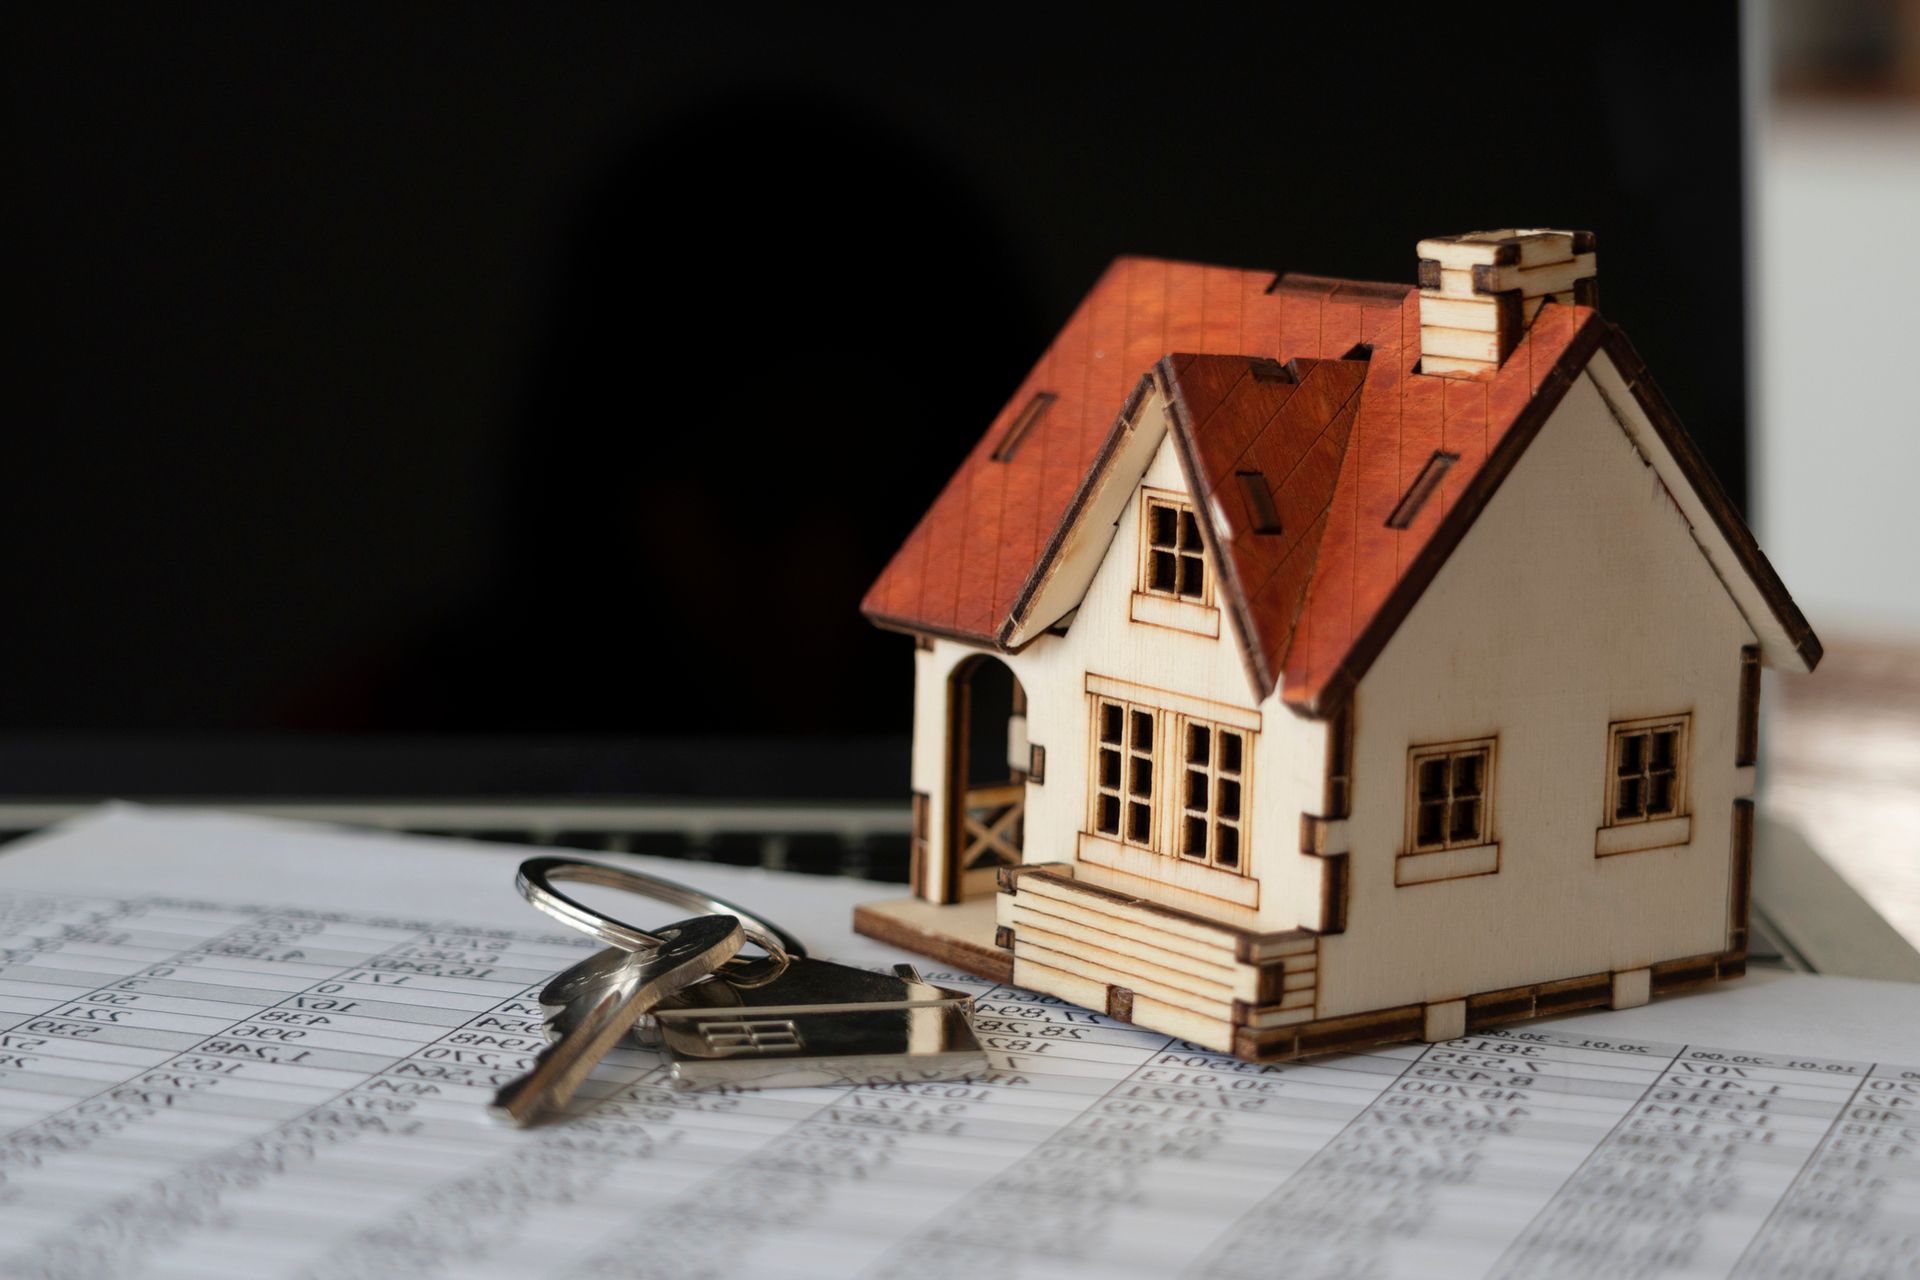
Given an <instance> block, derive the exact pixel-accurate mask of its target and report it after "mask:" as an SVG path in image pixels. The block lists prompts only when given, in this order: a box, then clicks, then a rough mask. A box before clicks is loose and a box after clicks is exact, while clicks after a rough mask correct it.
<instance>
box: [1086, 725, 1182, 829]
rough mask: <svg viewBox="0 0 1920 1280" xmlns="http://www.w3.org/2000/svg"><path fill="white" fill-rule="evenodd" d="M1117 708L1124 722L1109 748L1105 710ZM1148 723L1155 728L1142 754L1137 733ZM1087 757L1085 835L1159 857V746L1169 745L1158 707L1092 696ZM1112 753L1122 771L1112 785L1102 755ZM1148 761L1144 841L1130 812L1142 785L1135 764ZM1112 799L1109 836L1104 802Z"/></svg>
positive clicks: (1160, 812) (1161, 810)
mask: <svg viewBox="0 0 1920 1280" xmlns="http://www.w3.org/2000/svg"><path fill="white" fill-rule="evenodd" d="M1108 708H1114V709H1115V710H1117V712H1118V714H1119V717H1120V737H1119V740H1118V741H1117V742H1110V741H1109V740H1108V738H1107V735H1106V725H1107V715H1106V713H1107V709H1108ZM1142 718H1144V720H1145V722H1146V723H1147V724H1148V725H1150V726H1151V729H1150V735H1151V742H1150V744H1149V746H1148V748H1147V749H1146V751H1144V752H1142V751H1141V750H1139V749H1138V747H1137V746H1136V745H1135V744H1136V742H1137V737H1138V734H1137V730H1138V728H1139V725H1140V723H1141V719H1142ZM1088 722H1089V723H1088V735H1087V736H1088V757H1087V830H1088V831H1089V832H1091V833H1092V834H1094V835H1097V836H1099V837H1101V838H1102V839H1105V840H1112V841H1114V842H1115V843H1116V844H1121V845H1125V846H1127V847H1129V848H1134V849H1146V850H1148V851H1150V852H1154V853H1158V852H1159V851H1160V850H1159V845H1160V838H1159V831H1160V825H1161V821H1160V820H1161V818H1162V816H1163V814H1164V809H1163V807H1162V806H1161V803H1160V801H1161V792H1162V787H1161V785H1160V772H1161V769H1160V744H1161V742H1163V741H1164V740H1165V738H1164V735H1163V733H1162V732H1161V728H1162V726H1161V724H1160V711H1159V708H1157V707H1151V706H1147V705H1146V704H1144V703H1138V702H1134V701H1132V700H1131V699H1128V698H1118V697H1114V696H1112V695H1111V694H1103V693H1102V694H1094V695H1093V696H1092V699H1091V714H1090V715H1089V716H1088ZM1105 752H1113V753H1114V754H1116V755H1117V756H1118V757H1119V771H1118V774H1117V775H1116V777H1115V778H1114V781H1113V782H1112V783H1111V784H1109V783H1107V782H1106V780H1105V776H1104V774H1103V772H1102V765H1103V764H1104V761H1103V759H1102V755H1103V753H1105ZM1140 758H1144V759H1145V760H1146V762H1147V775H1146V778H1147V790H1146V793H1145V804H1146V809H1147V834H1146V838H1145V839H1144V840H1142V839H1137V838H1135V837H1134V835H1133V823H1132V821H1131V819H1132V816H1133V814H1132V806H1134V805H1137V804H1139V803H1140V801H1139V800H1137V799H1136V798H1135V797H1136V795H1138V794H1139V793H1138V792H1137V791H1136V790H1135V784H1136V783H1137V781H1138V779H1139V776H1140V775H1139V772H1138V768H1139V766H1138V765H1137V764H1136V763H1135V762H1136V760H1138V759H1140ZM1109 797H1111V798H1112V799H1113V802H1114V806H1115V808H1114V827H1113V830H1111V831H1109V830H1107V829H1106V827H1104V826H1102V825H1101V801H1102V800H1104V799H1107V798H1109Z"/></svg>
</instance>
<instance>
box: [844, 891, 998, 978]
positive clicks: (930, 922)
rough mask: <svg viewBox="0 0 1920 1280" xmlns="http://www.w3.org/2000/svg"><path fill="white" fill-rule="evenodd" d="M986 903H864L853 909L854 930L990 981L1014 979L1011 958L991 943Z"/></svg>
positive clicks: (899, 900) (991, 926)
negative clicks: (949, 904)
mask: <svg viewBox="0 0 1920 1280" xmlns="http://www.w3.org/2000/svg"><path fill="white" fill-rule="evenodd" d="M994 929H995V925H994V921H993V912H992V907H991V903H990V902H989V901H987V900H984V899H983V900H981V901H979V902H976V903H962V904H956V905H953V906H935V905H933V904H932V903H929V902H925V901H922V900H921V899H919V898H896V899H894V900H892V901H890V902H868V903H863V904H861V905H860V906H858V907H855V908H854V909H853V931H854V932H855V933H858V934H862V935H864V936H866V937H869V938H872V939H874V940H875V941H876V942H884V943H886V944H887V945H888V946H892V947H899V948H900V949H901V950H902V951H911V952H913V953H914V954H915V955H922V956H929V957H931V958H933V959H935V960H938V961H939V962H940V963H941V964H946V965H952V966H953V967H954V968H956V969H959V970H961V971H962V972H964V973H971V974H973V975H975V976H976V977H981V978H985V979H987V980H988V981H989V982H1009V981H1011V980H1012V978H1013V955H1012V953H1010V952H1008V951H1006V950H1003V949H1001V948H999V947H997V946H995V945H994V941H993V939H994Z"/></svg>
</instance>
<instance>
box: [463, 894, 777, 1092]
mask: <svg viewBox="0 0 1920 1280" xmlns="http://www.w3.org/2000/svg"><path fill="white" fill-rule="evenodd" d="M659 936H660V938H661V946H660V948H659V949H658V950H657V951H654V952H652V953H651V954H642V953H637V952H636V953H635V956H634V960H633V963H632V965H631V966H628V967H624V968H622V969H621V970H620V971H619V972H618V974H617V976H616V977H614V978H613V979H612V980H611V981H610V984H609V985H610V988H611V989H610V990H608V991H607V993H606V994H605V995H604V996H602V997H600V999H599V1000H597V1001H596V1002H595V1003H594V1006H593V1008H592V1010H591V1011H590V1012H589V1013H588V1014H587V1016H586V1017H585V1018H583V1019H581V1021H580V1023H579V1025H577V1026H575V1027H574V1028H573V1029H572V1030H570V1031H568V1032H567V1033H566V1034H565V1035H563V1036H561V1037H560V1039H558V1040H556V1041H554V1042H553V1043H552V1044H550V1045H548V1046H547V1047H546V1048H545V1049H543V1050H541V1051H540V1054H539V1056H537V1057H536V1058H535V1059H534V1061H533V1067H532V1069H530V1070H529V1071H527V1072H526V1074H524V1075H522V1076H520V1077H518V1078H517V1079H514V1080H511V1081H509V1082H508V1083H507V1084H506V1085H504V1086H503V1087H502V1088H501V1089H500V1091H499V1092H498V1093H496V1094H494V1097H493V1102H492V1105H491V1106H490V1107H489V1110H490V1111H491V1112H492V1113H493V1114H494V1115H496V1116H498V1117H500V1118H503V1119H508V1120H511V1121H512V1122H513V1123H515V1124H518V1125H528V1124H531V1123H533V1122H534V1121H535V1120H537V1119H539V1118H540V1117H541V1116H542V1115H544V1114H545V1113H547V1112H549V1111H560V1110H564V1109H565V1108H566V1105H567V1104H568V1103H569V1102H571V1101H572V1100H573V1095H574V1092H575V1091H576V1090H577V1089H578V1088H579V1087H580V1082H581V1081H583V1080H585V1079H586V1078H587V1076H588V1075H590V1074H591V1073H592V1071H593V1069H594V1067H596V1066H598V1065H599V1064H600V1061H601V1059H603V1058H605V1057H606V1056H607V1054H608V1053H609V1052H610V1051H611V1050H612V1049H613V1047H614V1046H615V1045H616V1044H618V1043H619V1042H620V1038H621V1037H622V1036H624V1035H626V1034H627V1032H628V1031H630V1030H632V1029H633V1025H634V1023H636V1022H638V1021H639V1020H640V1018H641V1016H642V1015H644V1014H645V1013H646V1012H647V1011H648V1010H650V1009H652V1008H653V1007H654V1006H655V1005H657V1004H659V1003H660V1001H661V1000H663V999H664V998H666V997H667V996H669V995H672V994H673V993H674V992H676V991H678V990H680V988H682V987H685V986H688V985H690V984H691V983H695V982H698V981H699V980H700V979H702V978H704V977H706V976H707V975H708V974H710V973H712V972H713V971H714V970H715V969H718V968H719V967H720V966H721V965H723V964H725V963H726V962H727V961H728V960H730V959H732V958H733V956H734V954H735V953H736V952H738V951H739V950H740V947H741V945H742V944H743V943H744V942H745V941H746V936H745V935H744V934H743V933H742V932H741V929H740V922H739V921H738V920H736V919H735V918H734V917H732V916H697V917H695V918H694V919H692V920H683V921H681V922H680V923H679V924H676V925H672V926H670V927H668V928H666V929H662V930H660V931H659Z"/></svg>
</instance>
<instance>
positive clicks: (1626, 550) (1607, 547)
mask: <svg viewBox="0 0 1920 1280" xmlns="http://www.w3.org/2000/svg"><path fill="white" fill-rule="evenodd" d="M1598 359H1600V360H1604V359H1605V357H1604V356H1602V357H1599V358H1598ZM1753 640H1754V636H1753V633H1752V631H1751V629H1750V628H1749V627H1748V625H1747V623H1746V622H1745V620H1744V619H1743V618H1742V616H1741V614H1740V612H1739V611H1738V610H1737V609H1736V607H1735V606H1734V604H1733V602H1732V600H1731V599H1730V598H1729V596H1728V594H1727V591H1726V589H1725V588H1724V587H1723V586H1722V584H1721V582H1720V580H1719V579H1718V577H1717V576H1716V575H1715V573H1714V572H1713V569H1712V567H1711V566H1710V565H1709V564H1708V563H1707V561H1706V560H1705V559H1704V558H1703V556H1702V555H1701V554H1700V553H1699V551H1698V549H1697V548H1696V546H1695V544H1694V542H1693V538H1692V535H1691V533H1690V530H1689V527H1688V525H1687V523H1686V521H1685V519H1684V518H1683V517H1682V516H1681V514H1680V512H1679V510H1678V508H1677V507H1676V506H1675V504H1674V501H1673V499H1672V497H1671V496H1670V495H1669V493H1668V491H1667V490H1666V489H1665V487H1664V486H1663V485H1662V484H1661V482H1660V480H1659V478H1658V476H1657V475H1656V473H1655V472H1654V470H1653V469H1652V468H1651V467H1649V466H1648V465H1647V464H1646V462H1645V460H1644V458H1643V457H1642V456H1641V454H1640V453H1639V452H1638V451H1637V449H1636V447H1635V444H1634V442H1633V440H1632V439H1631V438H1630V436H1629V435H1628V434H1627V431H1626V429H1625V428H1624V427H1623V425H1622V424H1621V423H1620V422H1619V421H1617V420H1616V419H1615V418H1614V416H1613V415H1612V413H1611V412H1610V411H1609V410H1608V408H1607V406H1606V404H1605V402H1604V401H1603V400H1602V398H1601V396H1600V395H1599V393H1598V392H1597V391H1596V389H1595V386H1594V384H1593V381H1592V378H1591V375H1587V376H1583V377H1582V378H1580V379H1579V381H1578V382H1577V383H1576V384H1575V385H1574V386H1573V388H1572V389H1571V390H1570V391H1569V392H1568V393H1567V395H1566V398H1565V399H1564V400H1563V402H1562V403H1561V405H1560V407H1559V408H1558V409H1557V410H1556V411H1555V413H1554V414H1553V416H1552V418H1551V419H1550V420H1549V421H1548V422H1547V424H1546V425H1545V426H1544V427H1543V428H1542V429H1541V432H1540V434H1539V436H1538V438H1537V439H1536V440H1535V441H1534V443H1533V444H1532V446H1531V447H1530V448H1529V449H1528V450H1527V452H1526V453H1525V454H1524V455H1523V456H1522V457H1521V459H1520V460H1519V462H1518V463H1517V465H1516V466H1515V468H1514V470H1513V471H1512V473H1511V474H1510V475H1509V476H1508V477H1507V479H1506V480H1505V481H1504V483H1503V484H1502V485H1501V487H1500V489H1499V490H1498V491H1497V493H1496V494H1495V495H1494V497H1493V499H1492V500H1491V502H1490V503H1489V505H1488V506H1487V508H1486V509H1485V511H1483V512H1482V514H1481V515H1480V517H1479V519H1478V520H1477V521H1476V523H1475V524H1474V525H1473V527H1472V528H1471V529H1470V530H1469V531H1468V533H1467V535H1466V537H1465V538H1464V540H1463V541H1462V542H1461V544H1460V546H1459V547H1458V548H1457V549H1456V550H1455V551H1454V553H1453V555H1452V556H1451V557H1450V559H1449V560H1448V561H1447V563H1446V564H1445V565H1444V566H1443V567H1442V569H1441V570H1440V572H1439V574H1438V576H1437V577H1436V578H1435V580H1434V582H1433V584H1432V585H1431V586H1430V587H1429V588H1428V589H1427V590H1426V592H1425V593H1424V594H1423V595H1422V596H1421V598H1420V600H1419V602H1418V603H1417V604H1415V605H1414V607H1413V609H1412V611H1411V613H1410V614H1409V616H1408V617H1407V619H1406V620H1405V622H1404V623H1403V624H1402V625H1401V626H1400V628H1399V630H1398V631H1397V632H1396V634H1395V635H1394V637H1393V639H1392V640H1391V641H1390V642H1389V643H1388V644H1387V646H1386V648H1385V649H1384V651H1383V652H1382V653H1381V655H1380V656H1379V658H1378V659H1377V660H1376V661H1375V663H1374V665H1373V666H1372V668H1371V669H1370V670H1369V671H1368V673H1367V675H1366V676H1365V677H1364V679H1362V681H1361V682H1360V685H1359V687H1358V689H1357V691H1356V695H1355V705H1354V713H1355V744H1354V774H1353V793H1352V797H1353V810H1352V819H1351V822H1350V825H1349V847H1350V849H1351V859H1350V861H1351V876H1352V878H1351V885H1350V895H1351V896H1350V897H1349V900H1348V925H1347V930H1346V932H1344V933H1343V934H1340V935H1337V936H1331V937H1328V938H1325V939H1323V940H1322V948H1323V950H1322V967H1321V973H1320V978H1319V982H1320V991H1319V1005H1318V1008H1317V1010H1316V1012H1317V1014H1318V1016H1320V1017H1328V1016H1338V1015H1340V1014H1344V1013H1351V1012H1359V1011H1363V1010H1371V1009H1382V1008H1390V1007H1394V1006H1400V1005H1405V1004H1409V1003H1412V1002H1415V1001H1441V1000H1449V999H1453V998H1457V997H1460V996H1464V995H1468V994H1472V993H1475V992H1481V991H1489V990H1497V989H1502V988H1506V987H1512V986H1518V985H1521V984H1525V983H1532V982H1538V981H1545V980H1555V979H1560V978H1565V977H1572V976H1578V975H1585V974H1591V973H1596V972H1602V971H1606V970H1610V969H1611V970H1620V969H1628V968H1635V967H1639V966H1643V965H1647V964H1650V963H1653V962H1656V961H1661V960H1667V959H1673V958H1677V957H1681V956H1689V955H1697V954H1701V953H1707V952H1714V951H1719V950H1722V949H1723V948H1725V947H1726V946H1727V943H1728V893H1729V869H1730V865H1731V856H1730V849H1731V823H1732V806H1733V801H1734V799H1735V797H1737V796H1745V795H1750V794H1751V792H1752V770H1751V768H1746V769H1742V768H1736V767H1735V764H1734V760H1735V747H1736V743H1735V732H1736V718H1737V708H1738V693H1739V674H1740V649H1741V646H1742V645H1745V644H1750V643H1752V642H1753ZM1682 711H1687V712H1691V713H1692V722H1691V729H1690V744H1689V748H1688V760H1687V764H1688V773H1689V781H1688V783H1687V791H1688V799H1689V806H1690V809H1691V818H1692V828H1691V840H1690V842H1689V843H1687V844H1686V845H1684V846H1681V847H1670V848H1661V849H1653V850H1646V851H1642V852H1636V853H1625V854H1618V855H1615V856H1611V857H1596V856H1595V832H1596V828H1598V827H1599V826H1601V824H1602V821H1603V808H1604V804H1605V801H1604V788H1605V782H1606V777H1607V773H1608V770H1609V768H1610V767H1611V762H1610V760H1609V749H1610V741H1609V725H1610V723H1612V722H1614V721H1619V720H1626V719H1632V718H1637V717H1643V716H1652V715H1664V714H1668V713H1674V712H1682ZM1480 737H1496V738H1497V740H1498V744H1497V749H1496V758H1495V765H1494V777H1493V786H1494V801H1493V809H1492V824H1493V827H1492V834H1493V836H1494V837H1495V838H1496V839H1497V841H1498V844H1499V869H1498V871H1497V873H1495V874H1490V875H1472V876H1465V877H1462V878H1457V879H1448V880H1442V881H1436V882H1431V883H1417V884H1409V885H1405V886H1404V887H1396V883H1395V879H1396V855H1397V854H1399V853H1401V852H1403V851H1404V850H1405V848H1406V841H1407V834H1406V820H1407V808H1408V802H1407V790H1408V776H1407V775H1408V750H1409V748H1410V747H1411V746H1414V745H1418V744H1428V743H1443V742H1450V741H1456V740H1465V739H1473V738H1480ZM1426 856H1433V855H1426Z"/></svg>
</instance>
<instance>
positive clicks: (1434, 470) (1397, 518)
mask: <svg viewBox="0 0 1920 1280" xmlns="http://www.w3.org/2000/svg"><path fill="white" fill-rule="evenodd" d="M1458 461H1460V455H1459V454H1457V453H1447V452H1445V451H1444V450H1441V449H1435V450H1434V451H1433V456H1432V457H1431V458H1428V459H1427V464H1426V465H1425V466H1424V467H1421V468H1420V474H1419V475H1417V476H1415V477H1414V478H1413V484H1412V485H1411V486H1409V487H1408V489H1407V492H1406V494H1405V496H1403V497H1402V498H1401V499H1400V505H1399V506H1397V507H1395V508H1394V509H1393V514H1392V515H1390V516H1388V517H1387V528H1389V529H1405V528H1407V527H1408V526H1409V525H1411V524H1412V523H1413V520H1414V517H1415V516H1417V515H1419V514H1420V508H1422V507H1424V506H1426V505H1427V499H1428V498H1431V497H1432V496H1433V491H1434V490H1435V489H1438V488H1439V487H1440V481H1441V480H1443V479H1445V478H1446V474H1447V468H1449V467H1451V466H1452V465H1453V464H1454V463H1456V462H1458Z"/></svg>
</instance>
